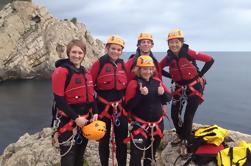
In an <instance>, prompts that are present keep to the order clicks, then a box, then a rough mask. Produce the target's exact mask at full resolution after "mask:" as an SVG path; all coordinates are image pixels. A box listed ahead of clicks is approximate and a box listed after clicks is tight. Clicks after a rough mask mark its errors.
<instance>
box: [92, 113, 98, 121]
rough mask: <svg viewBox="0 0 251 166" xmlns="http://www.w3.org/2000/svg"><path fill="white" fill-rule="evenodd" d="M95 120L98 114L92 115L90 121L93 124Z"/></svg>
mask: <svg viewBox="0 0 251 166" xmlns="http://www.w3.org/2000/svg"><path fill="white" fill-rule="evenodd" d="M95 120H98V114H94V115H93V116H92V119H91V121H92V122H93V121H95Z"/></svg>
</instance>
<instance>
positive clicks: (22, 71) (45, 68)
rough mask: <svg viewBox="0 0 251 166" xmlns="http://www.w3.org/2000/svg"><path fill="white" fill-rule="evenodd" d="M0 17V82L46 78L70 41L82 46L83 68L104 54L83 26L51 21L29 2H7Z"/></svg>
mask: <svg viewBox="0 0 251 166" xmlns="http://www.w3.org/2000/svg"><path fill="white" fill-rule="evenodd" d="M0 16H1V17H0V81H3V80H8V79H32V78H38V79H41V78H49V77H50V74H51V71H52V70H53V69H54V62H55V61H56V60H57V59H59V58H63V57H66V53H65V52H66V47H65V46H66V45H67V43H68V42H69V41H70V40H72V39H81V40H83V41H84V42H85V43H86V45H87V56H86V59H85V61H84V62H83V65H84V66H86V67H89V66H90V65H91V64H92V62H93V61H94V60H96V59H97V58H98V56H100V55H102V54H103V52H104V44H103V43H102V42H101V41H100V40H97V39H94V38H93V37H92V36H91V34H90V32H89V31H87V29H86V27H85V25H84V24H81V23H72V22H71V21H63V20H59V19H57V18H54V17H53V16H51V15H50V14H49V13H48V11H47V9H46V8H45V7H40V6H35V5H33V4H32V3H31V2H25V1H14V2H12V3H9V4H7V5H6V6H5V7H4V8H3V9H2V10H1V11H0Z"/></svg>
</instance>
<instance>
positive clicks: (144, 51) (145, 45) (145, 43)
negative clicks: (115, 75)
mask: <svg viewBox="0 0 251 166" xmlns="http://www.w3.org/2000/svg"><path fill="white" fill-rule="evenodd" d="M153 46H154V42H153V36H152V34H150V33H148V32H142V33H140V34H139V36H138V41H137V50H136V53H135V54H132V55H131V56H130V57H129V59H128V61H127V62H126V64H125V67H126V70H127V74H128V81H130V80H132V79H133V78H134V77H135V73H134V72H133V70H134V67H135V65H136V62H137V58H138V57H139V56H140V55H147V56H150V57H151V58H152V59H153V61H154V66H155V68H156V72H155V74H156V76H157V77H158V78H160V79H161V78H162V76H161V74H160V72H159V71H158V70H159V64H158V60H157V59H156V58H155V57H154V55H153V53H152V51H151V49H152V48H153Z"/></svg>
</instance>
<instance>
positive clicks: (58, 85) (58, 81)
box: [52, 67, 78, 120]
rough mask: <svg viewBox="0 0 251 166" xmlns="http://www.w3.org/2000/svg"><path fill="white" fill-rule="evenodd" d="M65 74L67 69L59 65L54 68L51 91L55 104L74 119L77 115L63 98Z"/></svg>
mask: <svg viewBox="0 0 251 166" xmlns="http://www.w3.org/2000/svg"><path fill="white" fill-rule="evenodd" d="M67 74H68V71H67V69H64V68H61V67H59V68H56V69H55V71H54V72H53V74H52V91H53V94H54V99H55V102H56V106H57V107H58V108H59V109H60V110H62V111H63V112H64V113H65V114H66V115H68V116H69V117H70V118H71V119H73V120H75V119H76V118H77V117H78V116H77V114H76V113H75V111H74V110H73V109H72V108H71V107H70V105H69V104H68V103H67V102H66V100H65V98H64V85H65V80H66V76H67Z"/></svg>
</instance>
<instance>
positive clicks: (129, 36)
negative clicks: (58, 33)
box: [33, 0, 251, 51]
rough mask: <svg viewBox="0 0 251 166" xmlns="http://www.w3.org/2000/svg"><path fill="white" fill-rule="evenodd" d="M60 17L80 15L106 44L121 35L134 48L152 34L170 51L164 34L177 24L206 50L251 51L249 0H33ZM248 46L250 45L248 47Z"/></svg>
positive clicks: (189, 39) (157, 45)
mask: <svg viewBox="0 0 251 166" xmlns="http://www.w3.org/2000/svg"><path fill="white" fill-rule="evenodd" d="M33 2H34V3H36V4H41V5H45V6H46V7H47V8H48V9H49V11H50V12H51V13H52V14H53V15H55V16H57V17H59V18H61V19H64V18H73V17H76V18H77V19H78V20H79V21H80V22H82V23H84V24H85V25H86V26H87V28H88V30H89V31H90V32H91V33H92V34H93V35H94V36H95V37H96V38H100V39H101V40H103V41H104V42H105V41H106V39H107V38H108V37H109V36H110V35H112V34H118V35H120V36H122V37H123V38H124V39H125V41H126V48H125V50H126V51H134V50H135V49H136V40H137V35H138V34H139V33H140V32H144V31H147V32H151V33H152V34H153V36H154V39H155V46H154V49H153V50H154V51H165V50H166V49H167V44H166V36H167V33H168V31H169V30H170V29H172V28H176V27H179V28H181V29H182V30H183V31H184V33H185V37H186V38H185V40H186V41H187V43H188V44H190V45H192V46H193V48H196V49H198V50H202V51H250V50H251V48H250V47H248V44H250V41H249V39H250V37H251V33H250V32H249V31H250V29H251V1H249V0H239V1H238V2H235V1H234V0H221V1H218V0H210V1H209V0H208V1H201V0H190V1H182V0H177V1H171V0H154V1H153V0H145V1H136V0H107V1H99V0H92V1H87V0H72V1H62V0H53V1H51V0H33ZM249 46H250V45H249Z"/></svg>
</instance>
